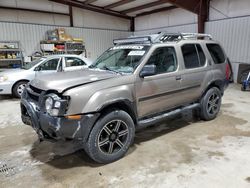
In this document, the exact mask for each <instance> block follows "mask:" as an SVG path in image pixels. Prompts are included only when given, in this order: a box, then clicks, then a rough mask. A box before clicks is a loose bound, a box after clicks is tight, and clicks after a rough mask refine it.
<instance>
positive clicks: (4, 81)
mask: <svg viewBox="0 0 250 188" xmlns="http://www.w3.org/2000/svg"><path fill="white" fill-rule="evenodd" d="M91 63H92V62H91V61H90V60H89V59H87V58H84V57H80V56H78V55H51V56H44V57H41V58H39V59H37V60H35V61H33V62H31V63H30V64H27V65H25V66H23V67H22V68H21V69H2V70H1V69H0V95H5V94H12V95H14V96H15V97H19V98H20V97H21V95H22V92H23V89H24V88H25V86H26V84H27V83H28V82H29V81H31V80H33V79H34V78H35V77H36V76H38V75H41V74H42V75H43V74H51V73H55V72H61V71H74V70H79V69H84V68H87V67H88V66H89V65H91Z"/></svg>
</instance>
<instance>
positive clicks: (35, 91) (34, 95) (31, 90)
mask: <svg viewBox="0 0 250 188" xmlns="http://www.w3.org/2000/svg"><path fill="white" fill-rule="evenodd" d="M27 91H28V94H29V97H30V98H31V99H32V100H33V101H36V102H38V101H39V96H40V94H41V93H42V92H43V90H41V89H39V88H36V87H34V86H32V85H29V87H28V88H27Z"/></svg>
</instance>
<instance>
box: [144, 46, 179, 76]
mask: <svg viewBox="0 0 250 188" xmlns="http://www.w3.org/2000/svg"><path fill="white" fill-rule="evenodd" d="M147 65H155V66H156V74H162V73H168V72H174V71H175V70H176V69H177V60H176V53H175V49H174V48H173V47H160V48H157V49H156V50H155V51H154V52H153V53H152V55H151V57H150V58H149V60H148V62H147Z"/></svg>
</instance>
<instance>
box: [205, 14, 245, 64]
mask: <svg viewBox="0 0 250 188" xmlns="http://www.w3.org/2000/svg"><path fill="white" fill-rule="evenodd" d="M206 33H210V34H212V36H213V38H214V39H215V40H218V41H219V42H220V43H221V44H222V46H223V47H224V49H225V51H226V53H227V55H228V56H229V57H230V59H231V61H232V62H245V63H250V16H247V17H239V18H232V19H225V20H217V21H211V22H207V23H206Z"/></svg>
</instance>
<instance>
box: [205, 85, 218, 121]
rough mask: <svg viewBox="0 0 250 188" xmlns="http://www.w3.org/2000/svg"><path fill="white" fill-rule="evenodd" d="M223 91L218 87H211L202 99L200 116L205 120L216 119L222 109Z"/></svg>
mask: <svg viewBox="0 0 250 188" xmlns="http://www.w3.org/2000/svg"><path fill="white" fill-rule="evenodd" d="M220 106H221V92H220V90H219V89H218V88H216V87H213V88H210V89H209V90H208V91H207V92H206V94H205V95H204V96H203V98H202V100H201V112H200V116H201V118H202V119H204V120H212V119H214V118H215V117H216V116H217V114H218V113H219V111H220Z"/></svg>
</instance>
